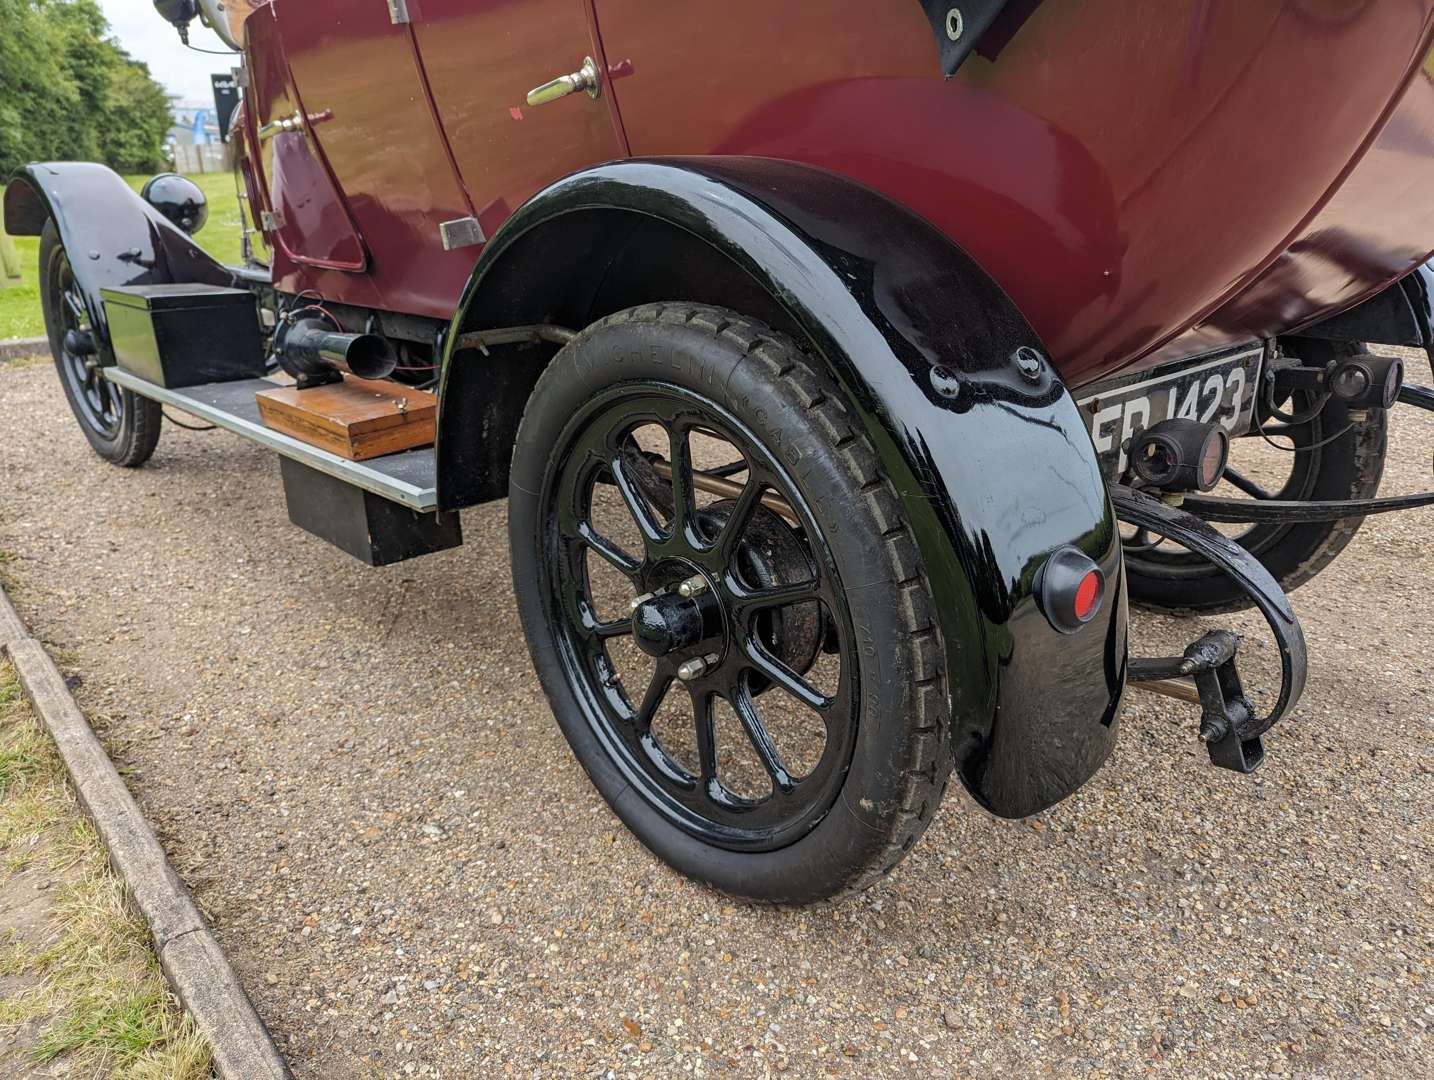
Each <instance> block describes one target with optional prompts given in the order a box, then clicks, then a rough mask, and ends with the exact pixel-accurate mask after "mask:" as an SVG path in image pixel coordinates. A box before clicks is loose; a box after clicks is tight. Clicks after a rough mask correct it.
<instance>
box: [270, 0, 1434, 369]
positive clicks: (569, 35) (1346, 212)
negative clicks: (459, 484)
mask: <svg viewBox="0 0 1434 1080" xmlns="http://www.w3.org/2000/svg"><path fill="white" fill-rule="evenodd" d="M407 12H408V18H409V20H410V21H408V22H406V23H394V22H393V21H392V20H391V19H390V15H389V11H388V9H387V8H386V7H385V5H384V4H383V3H382V2H380V0H367V2H363V3H341V4H340V3H322V2H306V3H292V2H290V3H285V2H283V0H276V2H272V3H266V4H263V5H261V6H259V7H258V9H257V10H256V11H255V12H254V14H253V15H252V16H251V17H250V18H249V19H248V21H247V25H246V30H247V33H248V35H249V38H248V42H249V57H250V60H251V65H252V80H253V85H252V87H251V90H250V94H249V97H248V101H247V104H246V107H245V113H246V115H245V121H244V123H245V139H246V143H247V146H248V149H249V152H250V158H251V162H253V164H251V165H250V166H249V172H248V176H249V178H250V184H249V191H250V195H251V198H252V200H253V205H255V206H256V207H258V208H260V209H261V210H267V211H270V212H271V213H274V214H276V215H277V216H278V218H279V220H281V221H283V222H284V225H283V227H281V228H280V229H279V230H278V231H277V233H275V234H274V235H272V236H271V237H270V239H271V241H272V244H273V262H274V277H275V281H276V283H277V284H279V285H280V287H281V288H283V289H284V290H285V291H289V292H296V293H297V292H300V291H302V290H306V289H312V290H314V291H316V292H318V293H319V294H320V295H322V296H325V297H331V298H335V299H342V300H346V301H349V302H351V303H354V304H361V305H367V306H373V307H380V308H386V309H390V310H395V311H403V312H410V313H413V314H420V315H428V316H433V317H436V318H447V317H448V316H449V315H451V313H452V312H453V310H454V306H455V304H456V302H457V300H458V297H459V294H460V292H461V291H462V289H463V286H464V284H465V282H466V281H467V278H468V275H469V273H470V272H471V270H472V266H473V252H472V251H471V250H466V249H457V250H454V251H445V250H444V249H443V247H442V245H441V243H440V242H439V232H438V226H439V224H440V223H441V222H443V221H449V220H454V219H458V218H464V217H469V216H474V217H476V218H477V219H478V221H479V222H480V223H481V225H482V227H483V230H484V232H485V233H486V234H487V235H489V236H491V235H493V233H494V232H495V231H496V230H497V229H498V227H499V226H500V225H501V224H502V223H503V221H504V220H505V219H506V218H507V216H508V215H509V214H510V213H512V211H513V210H514V209H516V208H517V207H519V206H521V205H522V204H523V203H524V202H525V201H526V200H527V199H528V198H529V197H530V196H531V195H533V194H534V193H535V192H537V191H539V190H540V189H541V188H543V187H544V186H545V185H547V184H549V183H550V182H552V181H554V180H556V179H557V178H559V177H560V176H562V175H564V174H565V173H568V172H572V171H576V170H578V169H581V168H583V167H585V166H589V165H592V164H595V163H597V162H600V161H605V160H608V159H616V158H623V157H628V156H634V157H669V156H674V155H755V156H760V157H764V158H776V159H782V160H788V161H794V162H801V163H804V164H809V165H814V166H818V167H820V168H823V169H828V170H831V171H833V172H835V173H838V174H841V175H842V176H845V177H849V178H851V179H853V180H855V181H858V182H860V183H862V184H865V185H869V186H870V187H872V188H874V189H876V190H878V191H880V192H883V193H885V194H886V195H888V196H890V197H891V198H893V199H894V200H896V201H897V202H898V203H900V204H902V205H904V206H907V207H909V208H911V209H912V210H914V211H915V212H917V213H919V214H921V215H922V216H924V217H925V218H926V219H927V220H929V221H930V222H932V223H933V224H935V225H936V226H937V227H938V228H939V229H940V230H941V231H942V232H943V233H944V234H945V235H946V236H948V237H949V238H950V239H951V240H952V241H954V242H955V243H957V244H959V245H960V246H961V247H962V248H963V249H964V250H965V251H967V252H968V253H969V254H970V255H971V256H973V257H974V258H975V259H976V261H977V262H978V263H980V264H981V266H983V267H984V268H985V269H986V270H987V271H988V272H989V273H990V274H991V276H992V277H993V278H994V279H995V280H996V281H997V283H998V284H1000V286H1001V287H1002V288H1003V289H1005V290H1006V292H1007V293H1009V294H1010V296H1011V297H1012V298H1013V299H1014V300H1015V302H1016V304H1017V306H1018V307H1020V309H1021V311H1022V312H1023V313H1024V314H1025V315H1026V317H1027V318H1028V319H1029V320H1030V322H1031V324H1032V325H1033V326H1034V327H1035V328H1036V330H1037V331H1038V332H1039V333H1040V335H1041V337H1042V339H1043V340H1044V341H1045V343H1046V344H1047V345H1048V347H1049V348H1050V351H1051V353H1052V355H1053V357H1054V359H1055V362H1056V364H1057V366H1058V367H1059V368H1060V370H1061V372H1062V374H1063V375H1065V377H1066V379H1067V381H1069V382H1071V383H1072V384H1074V385H1077V386H1078V385H1081V384H1083V383H1086V382H1089V381H1091V380H1093V379H1096V378H1099V377H1103V376H1106V375H1108V374H1110V373H1112V372H1115V371H1118V370H1121V369H1125V368H1131V367H1146V366H1151V365H1154V364H1156V363H1159V362H1162V361H1166V360H1170V359H1173V358H1177V357H1181V356H1187V355H1193V354H1196V353H1201V352H1206V351H1209V350H1211V349H1214V348H1216V347H1219V346H1221V345H1225V344H1231V343H1235V342H1240V341H1248V340H1251V339H1255V338H1262V337H1268V336H1271V335H1274V334H1276V333H1281V332H1285V331H1288V330H1290V329H1292V328H1294V327H1297V326H1299V325H1301V324H1303V323H1308V322H1311V321H1313V320H1316V319H1318V318H1320V317H1322V316H1326V315H1329V314H1331V313H1333V312H1336V311H1339V310H1341V309H1343V308H1346V307H1349V306H1351V305H1353V304H1355V303H1357V302H1358V301H1359V300H1361V299H1363V298H1365V297H1367V296H1370V295H1372V294H1374V293H1376V292H1378V291H1379V290H1380V289H1382V288H1384V287H1385V286H1387V285H1388V284H1389V283H1390V282H1392V281H1394V280H1395V279H1397V278H1399V277H1401V276H1403V275H1404V274H1406V273H1408V272H1409V270H1410V269H1411V268H1413V267H1414V266H1416V265H1418V264H1420V263H1422V262H1424V261H1425V260H1426V259H1427V258H1428V256H1429V254H1430V251H1431V249H1434V244H1431V241H1430V237H1434V81H1431V78H1430V71H1429V68H1428V66H1427V63H1426V61H1427V57H1428V54H1429V47H1430V35H1431V20H1434V3H1430V2H1425V0H1419V2H1410V3H1400V4H1389V3H1378V2H1374V0H1289V2H1283V3H1276V2H1273V0H1271V2H1257V3H1218V2H1213V0H1188V2H1180V3H1174V2H1172V3H1162V4H1149V3H1141V2H1139V0H1088V2H1085V3H1081V4H1071V3H1054V2H1048V3H1029V2H1028V3H1013V4H1010V5H1007V7H1006V8H1005V10H1004V11H1003V12H1002V14H1001V16H999V17H998V21H997V23H996V25H995V26H994V27H993V28H992V30H991V31H989V32H988V33H987V34H986V35H985V36H984V37H983V39H982V42H981V44H980V45H978V47H977V50H976V53H975V55H973V56H971V57H970V58H969V59H968V60H967V62H966V63H965V64H964V65H963V66H962V67H961V69H960V71H959V72H958V73H957V74H956V75H955V77H954V78H951V79H949V80H948V79H946V78H945V77H944V75H943V72H942V69H941V65H940V60H939V56H938V52H937V48H936V44H935V42H933V36H932V28H931V25H930V24H929V23H928V21H927V18H926V16H925V14H924V13H923V10H922V7H921V5H920V4H918V3H916V2H914V0H913V2H910V3H905V4H900V3H891V2H889V0H853V2H850V3H844V4H842V5H840V7H839V10H837V11H833V9H832V7H831V5H827V4H809V3H795V2H794V3H785V4H772V3H770V2H768V0H732V2H729V3H725V4H723V5H721V6H720V9H713V8H711V7H709V6H706V5H692V4H680V3H678V4H673V3H656V2H653V0H524V2H516V0H408V3H407ZM585 55H591V56H593V57H594V58H595V59H596V61H597V63H598V64H599V65H600V66H601V67H602V68H603V69H604V70H605V71H606V72H607V79H606V81H605V92H604V93H603V94H602V95H601V96H600V97H599V98H597V99H589V98H587V97H586V96H582V95H577V96H575V98H574V99H570V100H567V101H563V102H560V103H555V104H552V105H548V106H544V107H540V108H532V107H530V106H528V105H527V104H526V102H525V100H524V94H525V92H526V91H527V90H528V89H529V88H531V87H533V86H537V85H538V84H540V83H542V82H544V81H546V80H547V79H549V78H551V77H553V76H554V75H557V74H560V73H562V72H565V71H569V70H573V69H575V68H577V67H578V66H579V65H580V64H581V63H582V60H583V57H584V56H585ZM295 112H302V113H303V114H305V115H306V117H307V118H308V119H306V121H305V122H304V125H303V131H302V133H301V134H299V133H295V134H292V135H283V136H279V137H278V138H276V139H274V140H272V141H270V142H268V143H261V142H260V141H259V140H258V138H257V135H256V133H257V130H258V128H259V126H262V125H263V124H266V123H269V122H272V121H274V120H276V119H280V118H282V117H284V116H289V115H292V114H294V113H295ZM318 118H322V120H321V122H317V123H315V122H313V121H314V120H316V119H318ZM286 144H287V145H286ZM320 219H322V220H320Z"/></svg>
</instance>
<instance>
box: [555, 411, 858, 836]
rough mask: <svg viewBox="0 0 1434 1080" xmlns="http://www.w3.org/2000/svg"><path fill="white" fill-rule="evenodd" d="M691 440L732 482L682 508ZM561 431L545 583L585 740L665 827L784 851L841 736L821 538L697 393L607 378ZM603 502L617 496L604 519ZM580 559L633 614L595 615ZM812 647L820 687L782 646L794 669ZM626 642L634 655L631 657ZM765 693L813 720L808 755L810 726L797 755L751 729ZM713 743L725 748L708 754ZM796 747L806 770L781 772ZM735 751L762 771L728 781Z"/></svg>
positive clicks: (839, 752) (776, 468)
mask: <svg viewBox="0 0 1434 1080" xmlns="http://www.w3.org/2000/svg"><path fill="white" fill-rule="evenodd" d="M639 431H640V432H641V433H642V434H643V435H644V436H645V437H646V440H647V441H648V442H653V441H656V442H659V443H661V442H666V443H667V446H666V447H664V448H663V449H665V450H666V454H665V455H664V454H662V452H661V451H660V450H659V451H655V452H653V456H652V457H651V458H647V457H646V456H645V454H644V451H642V450H641V449H639V448H638V447H637V443H636V440H635V438H634V435H635V434H636V433H638V432H639ZM697 436H700V437H701V438H702V439H703V440H704V441H705V442H708V443H713V442H716V443H720V444H723V445H725V446H726V447H728V448H730V449H729V451H728V453H729V454H730V453H732V452H735V453H736V454H737V455H739V456H740V459H741V460H742V462H743V464H744V465H745V469H744V470H743V475H744V477H745V481H744V483H742V484H741V486H740V493H739V494H738V495H737V496H736V497H735V499H729V500H722V501H718V502H713V503H711V504H709V505H707V506H705V507H704V506H700V505H699V498H698V491H697V489H696V487H695V485H694V481H695V480H696V479H697V475H696V474H698V473H701V474H703V475H708V474H706V471H705V469H699V467H698V465H697V464H696V463H695V462H694V453H693V451H694V445H693V444H694V442H696V438H695V437H697ZM564 438H565V441H569V449H568V452H567V456H566V460H565V461H564V463H563V466H562V468H561V470H560V473H559V475H558V477H557V481H556V483H555V484H554V485H553V488H552V490H551V492H550V500H549V504H548V511H547V512H548V514H549V516H550V520H551V522H552V526H551V529H550V536H551V544H550V548H549V551H548V553H547V564H548V565H547V567H546V571H545V583H546V584H547V585H548V587H549V588H551V589H552V590H553V591H554V594H555V595H554V606H555V609H556V610H557V611H558V612H560V615H559V617H560V619H561V631H560V632H561V635H562V638H561V640H562V654H563V659H564V663H565V665H566V666H567V668H568V672H569V678H570V679H571V680H572V682H573V684H574V685H575V686H576V687H578V688H579V689H580V693H581V694H582V696H583V697H584V698H585V700H586V703H587V706H588V709H587V711H588V714H589V722H590V723H592V725H593V727H594V733H595V734H596V735H597V737H598V738H599V739H600V740H601V742H602V743H603V745H604V746H606V747H607V748H608V751H609V753H610V754H611V755H612V756H613V759H614V761H616V762H617V763H619V767H620V768H621V769H622V771H623V773H624V775H625V776H626V777H627V778H628V781H629V783H631V784H633V785H634V787H635V788H637V789H638V790H639V791H641V792H642V794H643V795H644V797H646V798H647V799H649V800H650V801H651V802H652V804H653V805H654V806H655V807H656V808H657V809H658V810H659V811H660V812H661V813H663V814H664V815H666V816H668V817H669V818H670V820H672V821H673V822H674V823H675V824H678V825H679V826H680V827H682V828H683V829H685V830H687V831H689V832H691V833H693V834H694V835H697V836H699V837H701V838H702V839H704V840H706V841H708V842H710V843H713V844H717V845H720V846H723V847H728V848H733V849H752V850H769V849H771V848H774V847H780V846H782V845H784V844H786V843H790V842H791V841H792V840H793V839H794V838H796V837H799V836H801V835H802V834H803V833H804V832H805V831H807V830H809V829H810V828H811V826H812V825H813V824H814V823H815V822H816V821H819V820H820V819H821V817H822V816H824V815H825V814H826V813H827V811H828V810H829V809H830V808H831V805H832V802H833V800H834V799H835V798H836V795H837V792H838V791H839V790H840V781H841V778H842V776H843V775H844V773H845V771H846V767H847V765H848V763H849V762H850V759H851V753H852V747H853V745H854V741H855V734H856V712H855V709H854V708H853V707H852V702H853V696H854V691H855V687H854V685H853V684H854V681H855V677H854V673H855V671H856V663H855V659H854V657H853V655H852V648H853V641H854V633H853V631H852V629H851V619H850V615H849V613H848V612H847V610H846V601H845V598H844V596H843V594H842V591H841V587H840V581H839V580H838V578H837V575H836V572H835V568H834V567H833V566H832V565H830V563H829V561H828V560H826V559H825V558H823V557H821V556H820V555H819V553H820V552H823V551H825V550H826V537H825V536H824V535H823V533H822V531H821V529H820V527H819V526H818V525H817V524H816V522H815V521H814V520H813V518H812V517H811V514H810V513H809V512H808V511H807V510H806V508H805V507H804V506H803V504H802V502H801V499H800V498H799V496H798V494H797V492H796V489H795V486H794V485H793V484H792V482H791V480H790V478H789V477H787V475H786V474H785V472H784V470H782V469H781V467H780V465H779V464H778V463H777V462H776V461H775V460H774V459H773V457H772V456H771V454H770V453H769V452H768V451H767V450H766V448H764V447H763V446H762V445H761V444H760V443H759V442H758V441H757V439H756V438H755V436H754V435H753V434H752V433H751V431H750V430H748V429H746V428H745V427H744V426H743V425H742V424H741V423H740V422H739V421H737V420H736V418H735V417H733V416H732V415H731V414H729V413H728V412H727V411H726V410H725V409H723V408H721V407H720V406H719V405H718V404H717V403H715V402H713V401H711V400H710V399H706V398H704V397H702V396H700V395H698V394H694V393H690V392H686V391H683V390H681V389H679V388H676V387H671V386H667V387H663V386H659V385H654V384H648V385H643V384H631V383H627V384H623V385H622V386H620V387H618V388H615V389H614V390H612V391H610V392H608V393H605V394H603V395H600V396H599V397H598V398H597V399H596V400H594V402H593V404H592V406H591V408H590V409H589V410H587V411H586V412H585V413H584V414H582V415H580V416H578V417H576V418H575V419H574V421H573V424H572V425H570V431H569V433H568V434H567V435H565V437H564ZM729 463H730V462H729ZM644 464H645V465H646V466H647V469H644V467H643V466H644ZM704 464H705V463H704ZM654 466H655V468H654ZM720 467H721V466H719V468H720ZM648 469H651V470H652V471H651V472H649V471H648ZM659 471H660V472H661V473H662V474H664V475H665V476H666V477H667V478H668V479H658V478H657V473H658V472H659ZM763 497H765V498H767V499H768V500H769V501H776V500H778V499H780V500H781V502H782V503H783V504H785V506H786V507H789V508H790V509H791V512H792V514H793V516H794V517H795V518H797V521H798V524H795V525H789V524H786V523H785V522H784V521H783V519H782V518H780V517H779V516H778V515H777V514H775V513H774V512H773V511H771V510H770V509H768V508H767V507H765V506H764V505H763V504H762V499H763ZM605 500H606V501H607V502H608V503H609V504H611V503H613V502H616V503H617V504H618V507H617V509H618V513H617V514H613V513H611V512H610V511H611V509H612V508H611V506H607V507H604V506H602V503H603V502H604V501H605ZM598 508H600V509H602V510H603V511H605V513H604V514H603V515H601V516H603V517H605V519H606V520H604V521H602V522H601V523H600V522H599V521H595V520H594V518H595V517H598V516H600V515H598V514H595V509H598ZM624 517H625V520H624ZM615 519H616V520H615ZM624 527H625V528H624ZM782 529H786V530H788V534H789V537H790V543H791V546H793V547H799V550H800V554H798V555H797V556H796V558H793V557H792V555H793V553H792V552H788V553H787V557H786V560H785V563H784V565H783V566H782V567H781V568H780V569H779V570H778V571H777V572H776V573H775V574H768V575H761V574H760V571H755V570H754V567H755V566H757V565H760V564H761V562H762V561H763V559H762V556H763V549H764V547H765V548H766V549H771V548H772V547H774V546H775V545H774V539H773V537H774V534H776V533H777V531H778V530H782ZM619 530H623V531H625V532H626V534H627V535H622V532H620V531H619ZM592 557H596V558H597V559H599V560H601V561H602V562H603V563H605V564H606V566H607V567H609V568H611V570H612V571H615V572H616V573H617V574H619V575H621V577H622V578H623V579H625V580H626V581H627V582H628V583H629V584H630V591H631V597H632V601H631V603H634V604H635V605H636V606H635V607H631V606H630V610H629V612H628V613H627V614H626V615H622V614H617V616H616V617H612V616H611V614H610V613H608V612H602V613H601V614H600V609H601V607H602V603H601V601H600V596H599V588H600V587H599V586H598V584H597V583H596V582H595V581H594V575H593V574H592V573H591V571H590V565H591V564H590V559H591V558H592ZM764 576H765V577H766V580H762V578H763V577H764ZM689 591H690V592H691V593H692V595H683V593H684V592H689ZM778 620H780V622H778ZM779 625H780V626H783V627H786V628H790V627H792V626H795V625H802V626H804V627H806V632H807V640H806V641H805V642H793V641H791V640H787V639H786V638H784V636H783V635H782V634H781V633H779V632H778V630H777V627H778V626H779ZM796 633H797V631H795V630H790V632H789V634H788V636H790V635H791V634H796ZM821 645H825V647H826V649H827V650H828V654H829V655H833V656H835V657H837V658H838V660H839V664H838V667H839V670H840V675H839V676H838V678H837V681H836V686H835V688H834V689H833V690H832V692H826V691H824V690H823V689H822V688H819V687H818V686H817V685H815V683H814V682H813V681H811V680H809V679H808V678H807V677H806V675H807V672H806V671H803V670H798V669H794V668H793V667H792V666H790V664H789V663H788V658H789V657H790V656H791V655H792V654H793V653H794V651H795V654H796V655H798V656H801V657H802V658H803V659H805V660H806V661H807V662H808V666H810V662H811V661H813V660H814V659H815V656H816V652H817V647H818V646H821ZM633 646H635V651H636V655H640V656H641V657H642V659H641V660H640V661H638V663H636V664H634V663H632V660H633V659H634V649H633ZM619 650H623V651H625V652H627V653H628V656H627V657H624V661H626V662H625V663H624V662H623V661H620V660H619V659H618V655H619ZM783 654H787V655H783ZM624 669H625V670H624ZM778 699H780V705H781V707H782V711H783V712H784V713H785V712H788V711H789V710H790V709H791V707H792V705H793V703H795V704H796V705H797V706H801V707H805V708H806V709H808V710H810V711H811V712H812V713H813V714H814V715H815V718H816V719H818V720H819V721H820V728H821V738H820V743H821V746H820V751H819V752H818V753H815V754H813V753H812V748H811V746H810V745H809V744H810V742H811V741H812V740H811V738H810V735H811V733H810V732H805V733H804V734H805V735H806V736H807V738H806V739H805V740H804V741H805V742H806V743H808V745H803V746H801V747H800V748H793V750H792V752H790V753H788V752H786V750H785V748H784V747H783V746H782V745H781V741H782V740H781V739H780V738H779V737H778V734H777V732H776V730H775V729H776V726H777V725H776V723H773V722H769V714H773V713H775V711H776V709H775V707H776V706H777V702H778ZM769 703H770V704H769ZM664 706H665V707H666V708H667V710H668V712H669V714H670V713H672V712H674V711H675V712H677V713H678V714H679V715H680V716H681V717H682V718H683V720H685V722H686V723H685V725H681V726H686V727H688V728H689V730H688V731H682V730H680V727H679V730H678V731H677V732H676V735H677V736H679V737H680V736H684V735H689V734H690V737H691V745H692V746H693V747H695V750H696V755H695V757H696V760H695V761H691V760H689V761H687V762H684V761H683V756H684V755H683V754H682V753H681V752H680V751H679V750H678V749H677V746H676V745H666V744H665V742H664V739H663V737H662V735H661V734H660V733H658V732H657V731H656V730H655V726H654V721H655V720H656V718H657V716H658V713H659V711H660V710H662V709H663V708H664ZM719 709H720V710H721V711H723V712H727V713H728V715H730V716H732V717H735V718H736V720H737V723H736V724H735V725H725V727H727V728H732V729H733V730H724V725H721V724H719V721H718V714H719ZM676 719H677V717H672V720H676ZM783 719H785V717H783ZM678 723H679V725H680V724H681V722H680V721H679V722H678ZM668 726H669V728H671V727H672V726H674V725H673V724H671V723H669V725H668ZM724 737H725V738H727V739H729V740H730V739H731V738H733V737H735V738H736V739H739V740H742V741H743V742H742V745H739V746H737V747H732V746H724V745H723V740H724ZM669 741H671V742H673V743H674V744H675V743H677V742H678V739H677V738H674V739H671V740H669ZM683 741H684V742H685V740H683ZM798 751H799V752H800V756H801V757H802V758H803V759H806V760H811V759H814V760H815V764H814V765H811V767H809V768H805V769H803V768H799V767H797V766H796V765H795V764H793V761H792V760H789V759H795V758H796V757H797V756H798ZM748 755H752V756H754V757H755V759H756V761H757V762H758V763H759V764H760V767H761V769H762V771H763V773H765V778H764V780H761V781H758V782H757V783H756V784H754V783H753V782H752V781H753V779H754V778H753V777H752V776H751V775H750V770H746V771H747V772H748V773H749V775H746V776H742V777H740V778H738V776H737V775H736V774H737V773H739V772H741V771H742V769H741V763H742V762H743V760H744V759H746V758H748ZM693 766H695V767H693ZM729 770H730V773H731V774H732V775H728V774H729ZM754 792H756V793H757V794H755V795H754Z"/></svg>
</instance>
